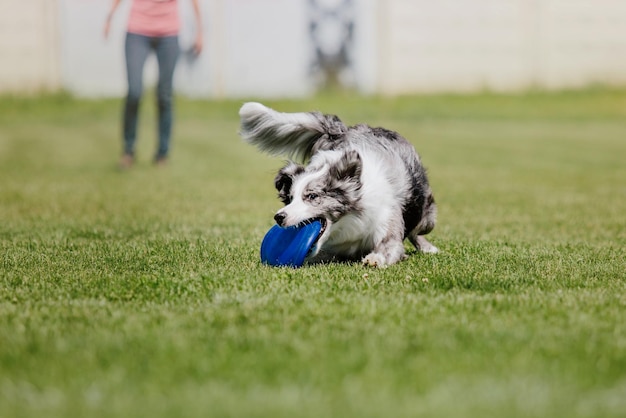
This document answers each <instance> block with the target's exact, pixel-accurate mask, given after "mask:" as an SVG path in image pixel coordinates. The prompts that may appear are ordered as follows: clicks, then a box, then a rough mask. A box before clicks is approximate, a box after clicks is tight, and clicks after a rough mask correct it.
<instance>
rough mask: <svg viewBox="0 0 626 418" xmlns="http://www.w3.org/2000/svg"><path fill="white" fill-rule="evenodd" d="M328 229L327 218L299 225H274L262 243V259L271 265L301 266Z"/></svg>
mask: <svg viewBox="0 0 626 418" xmlns="http://www.w3.org/2000/svg"><path fill="white" fill-rule="evenodd" d="M325 230H326V219H323V218H312V219H307V220H306V221H303V222H300V223H299V224H297V225H294V226H289V227H281V226H278V225H274V226H273V227H272V228H270V230H269V231H267V234H265V237H264V238H263V242H262V243H261V261H262V262H263V263H265V264H269V265H270V266H290V267H301V266H302V265H303V264H304V260H305V259H306V257H307V255H309V253H310V252H311V251H312V250H313V249H314V248H315V245H316V244H317V241H318V240H319V239H320V237H321V236H322V235H323V234H324V231H325Z"/></svg>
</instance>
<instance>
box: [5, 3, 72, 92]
mask: <svg viewBox="0 0 626 418" xmlns="http://www.w3.org/2000/svg"><path fill="white" fill-rule="evenodd" d="M57 11H58V5H57V3H56V0H0V57H1V58H0V59H1V60H2V65H0V92H39V91H46V90H56V89H58V88H59V87H60V62H59V49H58V29H59V26H58V21H57V17H58V13H57Z"/></svg>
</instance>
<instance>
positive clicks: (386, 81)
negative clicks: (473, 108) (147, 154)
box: [0, 0, 626, 98]
mask: <svg viewBox="0 0 626 418" xmlns="http://www.w3.org/2000/svg"><path fill="white" fill-rule="evenodd" d="M110 3H111V2H110V0H0V56H1V57H2V62H3V64H2V65H0V93H38V92H54V91H68V92H70V93H72V94H74V95H76V96H80V97H108V96H113V97H114V96H122V95H123V94H124V93H125V87H126V86H125V83H126V81H125V74H124V59H123V37H124V32H125V25H126V18H127V16H128V7H129V6H130V1H123V2H122V8H121V9H122V10H118V12H117V13H116V15H115V19H114V22H113V29H112V34H111V36H110V38H109V39H108V40H105V39H104V36H103V26H104V21H105V17H106V14H107V12H108V10H109V8H110ZM179 3H180V7H181V16H182V19H183V31H182V33H181V38H180V40H181V46H182V49H183V57H182V58H181V61H180V62H179V66H178V68H177V73H176V91H177V92H178V93H179V94H183V95H186V96H190V97H199V98H237V97H252V96H254V97H267V98H280V97H286V98H288V97H306V96H309V95H311V94H313V93H315V92H316V91H318V90H319V89H323V88H326V87H328V86H333V87H336V86H339V87H341V88H347V89H351V90H355V91H357V92H360V93H365V94H381V95H401V94H412V93H426V92H427V93H437V92H473V91H483V90H490V91H496V92H501V91H502V92H510V91H522V90H528V89H535V88H539V89H547V90H550V89H570V88H582V87H587V86H590V85H594V84H602V85H606V86H620V85H622V86H623V85H626V1H624V0H438V1H431V0H384V1H383V0H200V3H201V8H202V14H203V17H204V26H205V28H204V34H205V38H206V39H205V51H204V52H203V53H202V54H201V55H200V56H198V57H195V56H194V55H193V54H192V53H191V52H190V48H191V44H192V41H193V33H194V27H193V18H192V13H191V5H190V2H189V1H185V0H181V1H179ZM151 60H152V61H150V62H149V65H148V67H147V69H146V71H147V80H148V81H150V80H154V79H155V77H156V62H155V61H154V57H151Z"/></svg>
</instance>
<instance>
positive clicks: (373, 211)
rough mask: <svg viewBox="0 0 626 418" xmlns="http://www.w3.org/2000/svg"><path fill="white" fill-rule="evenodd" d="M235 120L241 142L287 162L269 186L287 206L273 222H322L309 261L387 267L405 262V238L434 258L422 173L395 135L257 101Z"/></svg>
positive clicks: (431, 214) (429, 197) (432, 216)
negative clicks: (428, 235) (276, 191)
mask: <svg viewBox="0 0 626 418" xmlns="http://www.w3.org/2000/svg"><path fill="white" fill-rule="evenodd" d="M239 116H240V119H241V126H240V131H239V133H240V135H241V136H242V138H243V139H244V140H245V141H247V142H249V143H251V144H253V145H255V146H256V147H257V148H259V149H260V150H261V151H264V152H267V153H269V154H271V155H274V156H284V157H287V158H289V161H288V162H287V164H286V165H285V166H284V167H283V168H281V169H280V170H279V172H278V174H277V175H276V178H275V180H274V185H275V187H276V189H277V190H278V197H279V198H280V200H282V202H283V203H284V204H285V206H284V207H283V208H282V209H280V210H279V211H278V212H276V214H275V216H274V220H275V221H276V223H277V224H278V225H279V226H281V227H289V226H294V225H299V224H303V223H306V222H310V221H311V220H319V221H321V223H322V232H321V235H320V237H319V238H318V240H317V243H316V245H315V246H314V248H313V249H312V251H311V252H310V253H309V255H308V256H307V258H306V262H307V263H318V262H327V261H332V260H343V261H358V260H361V262H362V263H363V265H365V266H372V267H386V266H389V265H392V264H395V263H397V262H399V261H401V260H404V259H406V258H407V255H406V253H405V248H404V244H403V242H404V239H405V238H408V239H409V241H410V242H411V243H412V244H413V245H414V246H415V248H416V249H417V250H418V251H422V252H424V253H436V252H438V249H437V247H435V246H434V245H432V244H431V243H430V242H428V241H427V240H426V238H425V237H424V235H426V234H428V233H429V232H431V231H432V230H433V228H434V227H435V222H436V217H437V206H436V204H435V199H434V197H433V193H432V191H431V188H430V185H429V182H428V178H427V176H426V170H425V168H424V166H423V165H422V163H421V161H420V157H419V155H418V154H417V152H416V151H415V149H414V148H413V146H412V145H411V144H410V143H409V142H408V141H407V140H406V139H405V138H403V137H402V136H401V135H400V134H398V133H397V132H394V131H391V130H387V129H384V128H373V127H370V126H368V125H364V124H359V125H355V126H346V125H345V124H344V123H343V122H342V121H341V120H340V119H339V118H338V117H337V116H335V115H327V114H322V113H320V112H302V113H281V112H277V111H275V110H273V109H270V108H268V107H266V106H264V105H262V104H261V103H255V102H249V103H245V104H244V105H243V106H242V107H241V109H240V111H239ZM294 161H298V162H300V163H297V162H294ZM305 163H306V165H302V164H305Z"/></svg>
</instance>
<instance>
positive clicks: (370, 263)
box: [362, 253, 387, 268]
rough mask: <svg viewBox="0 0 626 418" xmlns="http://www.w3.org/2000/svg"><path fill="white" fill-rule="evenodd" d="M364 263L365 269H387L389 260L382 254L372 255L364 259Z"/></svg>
mask: <svg viewBox="0 0 626 418" xmlns="http://www.w3.org/2000/svg"><path fill="white" fill-rule="evenodd" d="M362 262H363V265H364V266H365V267H378V268H384V267H387V259H386V258H385V256H384V255H382V254H380V253H370V254H368V255H366V256H365V257H363V260H362Z"/></svg>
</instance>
